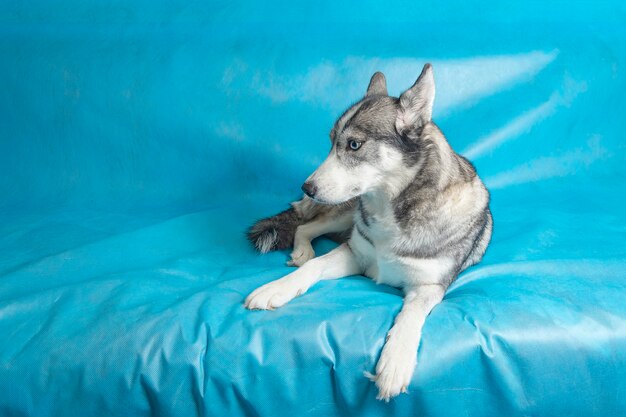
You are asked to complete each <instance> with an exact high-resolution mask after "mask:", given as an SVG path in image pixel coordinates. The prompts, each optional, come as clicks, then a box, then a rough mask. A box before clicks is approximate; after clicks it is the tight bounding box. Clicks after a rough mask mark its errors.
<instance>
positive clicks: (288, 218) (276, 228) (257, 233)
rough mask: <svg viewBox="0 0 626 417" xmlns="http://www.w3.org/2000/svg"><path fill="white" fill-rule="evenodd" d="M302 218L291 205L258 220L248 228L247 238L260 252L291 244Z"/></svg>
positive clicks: (286, 246)
mask: <svg viewBox="0 0 626 417" xmlns="http://www.w3.org/2000/svg"><path fill="white" fill-rule="evenodd" d="M301 222H302V218H301V217H300V215H299V214H298V213H297V212H296V210H295V209H294V208H293V207H290V208H289V209H287V210H285V211H283V212H280V213H278V214H277V215H275V216H272V217H268V218H266V219H262V220H259V221H258V222H256V223H255V224H253V225H252V227H250V229H248V233H247V235H248V240H250V242H252V244H253V245H254V247H255V248H257V249H258V250H259V252H261V253H267V252H269V251H273V250H279V249H287V248H290V247H292V246H293V239H294V236H295V234H296V229H297V228H298V226H299V225H300V223H301Z"/></svg>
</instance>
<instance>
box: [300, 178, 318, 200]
mask: <svg viewBox="0 0 626 417" xmlns="http://www.w3.org/2000/svg"><path fill="white" fill-rule="evenodd" d="M302 191H304V194H306V195H308V196H309V197H311V198H313V197H315V193H316V192H317V187H316V186H315V184H313V183H312V182H311V181H307V182H305V183H304V184H302Z"/></svg>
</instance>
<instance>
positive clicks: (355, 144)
mask: <svg viewBox="0 0 626 417" xmlns="http://www.w3.org/2000/svg"><path fill="white" fill-rule="evenodd" d="M362 144H363V142H357V141H356V140H351V141H349V142H348V146H349V147H350V149H352V150H353V151H356V150H357V149H359V148H360V147H361V145H362Z"/></svg>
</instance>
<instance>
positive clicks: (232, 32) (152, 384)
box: [0, 0, 626, 417]
mask: <svg viewBox="0 0 626 417" xmlns="http://www.w3.org/2000/svg"><path fill="white" fill-rule="evenodd" d="M293 3H296V2H284V3H282V2H281V3H274V4H268V3H267V2H253V1H228V2H192V3H188V2H179V1H173V2H153V1H146V0H130V1H124V2H122V1H114V2H105V3H102V2H89V1H86V2H79V1H68V0H58V1H48V2H44V1H38V2H10V1H7V2H2V3H0V62H1V64H0V80H1V84H2V88H1V89H0V415H16V416H18V415H29V416H48V415H50V416H52V415H63V416H78V415H80V416H94V415H148V414H150V415H177V416H194V415H199V416H239V415H249V416H273V417H274V416H276V417H280V416H289V417H292V416H352V415H364V416H392V415H393V416H415V415H429V416H460V415H467V416H483V415H555V416H556V415H580V416H590V415H607V416H608V415H620V414H621V415H623V414H626V396H624V395H623V394H624V393H625V392H626V296H625V294H626V266H625V265H626V251H625V248H624V238H625V237H626V233H625V232H626V227H625V226H626V221H625V209H624V204H625V203H626V187H625V185H624V183H625V181H626V168H625V167H626V163H625V162H626V161H625V157H624V156H625V154H626V153H625V152H626V147H625V143H626V141H625V140H624V137H625V135H626V134H625V132H626V100H625V99H624V92H625V91H626V77H625V75H624V74H625V73H624V71H625V67H626V6H625V5H624V2H619V1H606V2H546V3H544V2H539V1H530V2H517V3H513V4H508V5H507V4H502V3H500V2H493V3H492V4H480V5H479V4H475V3H472V2H469V3H467V2H447V3H439V2H432V3H415V2H406V3H396V2H373V1H360V2H326V1H325V2H313V3H310V4H299V5H298V4H293ZM425 62H432V63H433V65H434V70H435V78H436V81H437V88H438V89H437V98H436V102H435V108H434V120H435V121H436V122H437V123H438V125H439V126H440V127H441V129H442V130H443V131H444V133H445V134H446V135H447V137H448V139H449V141H450V143H451V144H452V146H453V147H454V148H455V149H456V150H457V151H459V152H461V153H462V154H464V155H466V156H467V157H468V158H470V159H471V160H472V161H473V162H474V163H475V165H476V167H477V170H478V172H479V174H480V175H481V177H482V178H483V179H484V181H485V183H486V184H487V186H488V187H489V189H490V191H491V196H492V211H493V216H494V221H495V227H494V235H493V240H492V243H491V246H490V247H489V250H488V251H487V254H486V256H485V258H484V260H483V262H482V263H481V264H479V265H478V266H475V267H473V268H471V269H469V270H467V271H465V272H464V273H463V274H461V276H460V277H459V278H458V280H457V281H456V282H455V283H454V284H453V285H452V286H451V288H450V289H449V291H448V293H447V294H446V297H445V299H444V301H443V302H442V303H441V304H440V305H438V306H437V307H436V308H435V309H434V310H433V312H432V314H431V315H430V316H429V317H428V319H427V321H426V325H425V327H424V330H423V336H422V345H421V347H420V350H419V355H418V365H417V369H416V372H415V375H414V377H413V380H412V383H411V386H410V387H409V391H410V393H409V394H408V395H401V396H399V397H397V398H396V399H394V400H392V401H391V402H390V403H388V404H386V403H384V402H379V401H377V400H375V395H376V390H375V386H374V384H372V383H371V382H369V381H368V380H367V379H366V378H365V377H364V376H363V373H364V372H365V371H368V372H372V371H373V370H374V367H375V363H376V360H377V357H378V355H379V353H380V349H381V347H382V344H383V340H384V336H385V333H386V331H387V330H388V329H389V327H390V325H391V323H392V321H393V317H394V315H395V314H396V313H397V312H398V311H399V308H400V306H401V302H402V299H401V293H400V292H399V291H398V290H396V289H393V288H390V287H387V286H384V285H379V286H377V285H375V284H374V283H372V282H371V281H369V280H367V279H365V278H363V277H350V278H347V279H342V280H337V281H329V282H322V283H319V284H317V285H316V286H315V287H313V288H312V289H311V290H310V291H309V292H308V293H307V294H306V295H305V296H302V297H300V298H298V299H296V300H294V301H293V302H291V303H289V304H288V305H287V306H285V307H284V308H281V309H278V310H276V311H268V312H250V311H246V310H245V309H244V308H243V306H242V301H243V299H244V297H245V296H246V295H247V294H248V293H249V292H250V291H252V290H253V289H254V288H256V287H257V286H259V285H261V284H263V283H266V282H268V281H270V280H273V279H276V278H278V277H280V276H282V275H284V274H286V273H288V272H289V271H291V270H292V269H291V268H289V267H287V266H285V261H286V260H287V258H288V252H287V251H283V252H275V253H271V254H268V255H259V254H257V253H255V252H254V251H253V250H252V248H251V247H250V245H249V244H248V243H247V242H246V240H245V237H244V231H245V229H246V227H247V226H248V225H250V224H251V223H252V222H253V221H254V220H255V219H257V218H260V217H263V216H267V215H270V214H273V213H275V212H277V211H279V210H282V209H284V208H286V207H287V203H288V202H289V201H293V200H295V199H297V198H299V196H300V194H299V187H300V184H301V183H302V182H303V180H304V179H305V178H306V177H307V176H308V175H309V173H310V172H312V171H313V170H314V169H315V167H316V166H317V165H318V164H319V163H320V162H321V161H322V160H323V158H324V157H325V154H326V153H327V151H328V149H329V145H330V142H329V139H328V132H329V130H330V128H331V127H332V124H333V121H334V120H335V119H336V117H337V116H338V115H339V114H341V111H342V110H343V109H344V108H345V107H347V106H348V105H349V104H350V103H351V102H354V101H356V100H358V99H359V98H360V97H361V96H362V95H363V94H364V92H365V89H366V86H367V83H368V81H369V77H370V76H371V74H372V73H373V72H374V71H377V70H380V71H383V72H384V73H385V74H386V75H387V80H388V84H389V89H390V93H392V94H394V95H397V94H399V93H400V92H401V91H402V89H403V88H407V87H409V86H410V85H411V84H412V83H413V82H414V80H415V78H416V77H417V75H418V74H419V71H420V70H421V67H422V65H423V64H424V63H425ZM333 245H334V244H333V243H331V242H330V241H327V240H323V239H321V240H320V241H318V242H316V243H315V248H316V251H317V253H323V252H324V251H327V250H329V249H331V248H332V247H333Z"/></svg>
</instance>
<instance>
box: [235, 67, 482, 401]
mask: <svg viewBox="0 0 626 417" xmlns="http://www.w3.org/2000/svg"><path fill="white" fill-rule="evenodd" d="M434 98H435V81H434V75H433V69H432V66H431V65H430V64H427V65H425V66H424V69H423V70H422V73H421V74H420V76H419V78H418V79H417V81H416V82H415V84H414V85H413V86H412V87H411V88H409V89H408V90H406V91H405V92H404V93H402V95H401V96H400V97H399V98H396V97H390V96H388V95H387V87H386V81H385V77H384V75H383V74H382V73H379V72H377V73H375V74H374V75H373V76H372V79H371V81H370V84H369V86H368V89H367V93H366V95H365V97H363V99H361V100H360V101H359V102H358V103H356V104H354V105H353V106H352V107H350V108H349V109H348V110H347V111H346V112H345V113H344V114H343V115H342V116H341V117H340V118H339V119H338V120H337V122H336V123H335V125H334V127H333V129H332V130H331V133H330V138H331V142H332V148H331V151H330V154H329V155H328V157H327V158H326V160H325V161H324V162H323V163H322V164H321V166H320V167H319V168H318V169H317V170H315V172H313V174H311V176H310V177H309V178H308V179H307V181H306V182H305V183H304V185H303V187H302V188H303V191H304V192H305V196H304V198H303V199H302V200H300V201H297V202H295V203H292V207H291V208H290V209H289V210H286V211H284V212H282V213H280V214H278V215H276V216H273V217H270V218H268V219H264V220H261V221H259V222H258V223H256V224H255V225H254V226H252V227H251V229H250V230H249V232H248V237H249V238H250V240H251V241H252V242H253V244H254V245H255V246H256V247H257V248H258V249H259V250H260V251H261V252H267V251H269V250H275V249H286V248H288V247H292V246H293V251H292V253H291V260H290V261H289V264H290V265H295V266H300V268H298V269H297V270H295V271H294V272H292V273H290V274H288V275H287V276H285V277H283V278H280V279H278V280H276V281H273V282H270V283H268V284H266V285H263V286H262V287H260V288H257V289H256V290H255V291H253V292H252V293H251V294H250V295H249V296H248V297H247V298H246V300H245V306H246V307H247V308H249V309H261V310H268V309H274V308H278V307H281V306H283V305H284V304H286V303H287V302H289V301H290V300H292V299H293V298H294V297H297V296H299V295H301V294H303V293H305V292H306V291H307V290H308V289H309V288H310V287H311V286H312V285H314V284H315V283H316V282H318V281H320V280H326V279H338V278H342V277H346V276H350V275H357V274H363V275H365V276H367V277H369V278H372V279H374V280H375V281H376V282H378V283H384V284H388V285H391V286H394V287H398V288H401V289H402V290H403V292H404V303H403V307H402V309H401V311H400V313H399V314H398V315H397V316H396V318H395V321H394V325H393V326H392V328H391V330H390V331H389V333H388V334H387V340H386V343H385V345H384V347H383V350H382V353H381V355H380V359H379V360H378V363H377V365H376V373H375V374H374V375H370V377H371V379H372V380H373V381H375V383H376V385H377V387H378V391H379V393H378V397H377V398H379V399H383V400H389V399H390V398H391V397H394V396H396V395H398V394H400V393H401V392H406V390H407V387H408V386H409V384H410V382H411V378H412V375H413V372H414V369H415V366H416V363H417V351H418V347H419V342H420V338H421V330H422V327H423V325H424V321H425V319H426V317H427V316H428V314H429V313H430V312H431V310H432V309H433V308H434V307H435V306H436V305H437V304H438V303H440V302H441V301H442V299H443V297H444V294H445V292H446V290H447V288H448V286H449V285H450V284H451V283H452V282H453V281H454V280H455V279H456V277H457V276H458V274H459V273H460V272H461V271H463V270H464V269H466V268H467V267H469V266H471V265H474V264H476V263H477V262H479V261H480V260H481V259H482V257H483V254H484V253H485V250H486V249H487V246H488V244H489V241H490V239H491V232H492V225H493V221H492V217H491V212H490V210H489V193H488V191H487V189H486V188H485V186H484V185H483V183H482V181H481V180H480V178H479V177H478V175H477V173H476V170H475V169H474V167H473V166H472V164H471V163H470V162H469V161H467V160H466V159H465V158H463V157H462V156H460V155H458V154H457V153H455V152H454V150H452V148H451V147H450V145H449V143H448V141H447V140H446V138H445V136H444V135H443V133H442V132H441V131H440V130H439V128H438V127H437V126H436V125H435V124H434V123H433V121H432V120H431V116H432V107H433V102H434ZM328 234H334V236H335V237H336V238H337V239H338V240H339V241H343V243H342V244H341V245H339V246H338V247H337V248H336V249H334V250H332V251H330V252H329V253H327V254H325V255H323V256H320V257H317V258H315V257H314V256H315V254H314V251H313V247H312V246H311V241H312V240H313V239H315V238H316V237H318V236H322V235H328Z"/></svg>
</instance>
